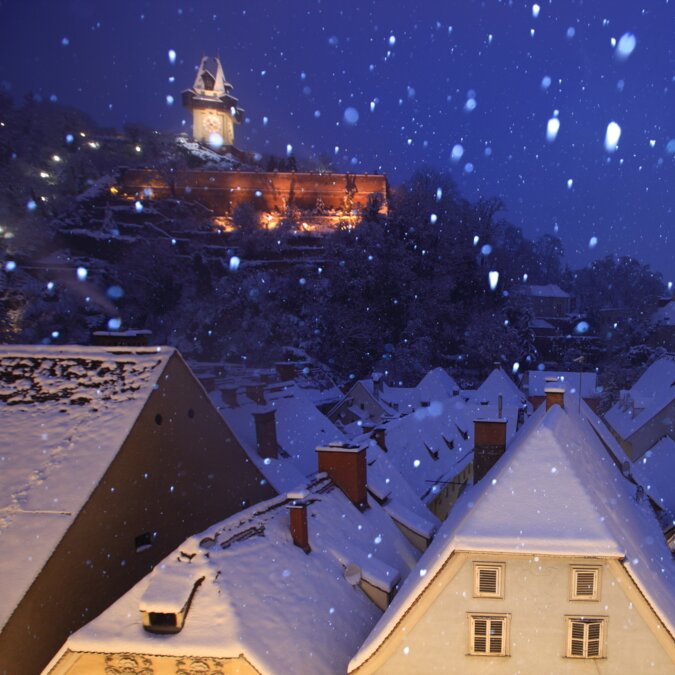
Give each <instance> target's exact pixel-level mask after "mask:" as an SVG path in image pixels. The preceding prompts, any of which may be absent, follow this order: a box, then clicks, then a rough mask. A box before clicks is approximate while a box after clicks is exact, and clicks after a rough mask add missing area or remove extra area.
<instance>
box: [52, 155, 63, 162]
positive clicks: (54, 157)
mask: <svg viewBox="0 0 675 675" xmlns="http://www.w3.org/2000/svg"><path fill="white" fill-rule="evenodd" d="M52 159H53V160H54V161H55V162H60V161H61V158H60V157H59V156H58V155H52Z"/></svg>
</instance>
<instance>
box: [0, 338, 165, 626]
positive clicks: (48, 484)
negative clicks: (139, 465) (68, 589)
mask: <svg viewBox="0 0 675 675" xmlns="http://www.w3.org/2000/svg"><path fill="white" fill-rule="evenodd" d="M174 353H175V350H174V349H172V348H167V347H147V348H146V347H133V348H124V347H110V348H103V347H81V346H68V347H55V346H0V467H1V468H0V542H1V543H2V550H3V552H4V554H3V555H2V556H0V578H1V579H2V587H3V592H2V594H0V628H1V627H2V626H4V625H5V623H6V622H7V620H8V619H9V616H10V615H11V613H12V612H13V610H14V609H15V607H16V606H17V604H18V603H19V601H20V600H21V598H22V597H23V596H24V594H25V593H26V592H27V590H28V588H29V587H30V585H31V584H32V582H33V581H34V579H35V578H36V576H37V575H38V574H39V572H40V570H41V569H42V567H43V566H44V564H45V563H46V562H47V559H48V558H49V556H50V555H51V553H52V552H53V550H54V548H55V547H56V545H57V544H58V542H59V541H60V539H61V538H62V536H63V535H64V533H65V532H66V530H67V529H68V528H69V527H70V525H71V524H72V523H73V521H74V520H75V518H76V516H77V515H78V512H79V511H80V509H81V508H82V506H83V505H84V503H85V502H86V500H87V499H88V497H89V495H90V494H91V492H92V491H93V489H94V488H95V487H96V485H97V484H98V483H99V481H100V479H101V478H102V476H103V474H104V473H105V471H106V469H107V468H108V466H109V464H110V462H111V461H112V460H113V458H114V457H115V455H116V454H117V451H118V450H119V449H120V447H121V445H122V443H123V442H124V439H125V438H126V436H127V434H128V433H129V431H130V430H131V428H132V426H133V424H134V422H135V420H136V418H137V417H138V415H139V413H140V411H141V409H142V407H143V405H144V403H145V401H146V399H147V398H148V396H149V395H150V394H151V392H152V391H153V387H154V385H155V384H156V383H157V381H158V378H159V376H160V374H161V372H162V371H163V369H164V367H165V366H166V364H167V362H168V360H169V358H170V357H171V356H172V355H173V354H174Z"/></svg>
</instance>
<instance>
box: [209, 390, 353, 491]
mask: <svg viewBox="0 0 675 675" xmlns="http://www.w3.org/2000/svg"><path fill="white" fill-rule="evenodd" d="M292 393H296V392H295V391H294V390H292ZM211 400H212V402H213V403H214V404H215V405H216V407H217V408H218V411H219V412H220V414H221V415H222V417H223V418H224V419H225V421H226V422H227V424H228V426H229V427H230V429H232V431H233V432H234V434H235V436H236V438H237V440H238V441H239V442H240V443H241V445H242V447H243V448H244V450H245V451H246V453H247V455H248V456H249V459H250V460H251V461H252V462H253V463H254V464H255V465H256V466H257V468H258V470H259V471H260V472H261V473H262V474H263V475H264V476H265V478H266V479H267V480H268V481H269V483H270V485H271V486H272V487H273V488H274V489H275V490H276V491H277V492H284V491H288V490H292V489H294V488H296V487H297V486H298V485H300V484H302V483H304V482H305V481H306V480H307V477H308V476H310V475H312V474H314V473H315V472H316V469H317V464H316V452H315V449H316V447H317V446H319V445H328V444H329V443H331V442H333V441H346V440H347V437H346V436H345V435H344V434H343V433H342V432H341V431H340V430H339V429H338V428H337V427H336V426H335V425H334V424H333V423H332V422H331V421H330V420H329V419H328V418H327V417H326V416H325V415H323V414H322V413H321V412H319V411H318V410H317V408H316V407H315V406H314V404H313V403H312V402H311V401H310V400H309V399H307V398H305V397H304V396H302V395H301V394H299V395H295V396H293V395H290V396H279V397H278V398H274V399H273V400H271V401H270V403H269V405H268V406H267V407H268V408H272V409H274V410H275V411H276V415H275V421H276V431H277V441H278V443H279V446H280V448H281V450H282V451H283V453H284V454H280V456H279V457H278V458H277V459H271V458H266V459H263V458H262V457H261V456H260V455H259V454H258V452H257V440H256V431H255V421H254V418H253V414H254V413H256V412H259V411H260V410H261V409H262V408H261V406H259V405H256V404H254V403H252V402H249V403H243V404H242V405H240V406H238V407H236V408H230V407H228V406H225V405H224V404H223V402H222V400H221V397H220V394H219V393H218V392H214V393H213V394H212V395H211Z"/></svg>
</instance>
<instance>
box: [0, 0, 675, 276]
mask: <svg viewBox="0 0 675 675" xmlns="http://www.w3.org/2000/svg"><path fill="white" fill-rule="evenodd" d="M539 5H540V8H539V12H537V5H534V4H533V3H531V2H527V3H526V2H498V1H497V0H485V1H483V2H473V1H471V0H461V1H460V0H447V1H444V2H441V1H440V0H439V1H437V2H421V3H411V2H409V1H406V2H402V1H400V0H382V1H377V2H367V1H365V0H361V1H355V2H351V1H349V0H345V1H343V2H337V1H332V2H328V1H327V0H307V1H305V2H299V1H296V0H292V1H287V2H279V1H272V0H267V1H265V2H263V1H255V0H254V1H253V2H223V1H222V0H221V1H219V2H215V1H209V0H199V1H198V2H197V1H194V2H177V1H176V0H161V1H160V0H156V1H152V2H148V1H146V2H142V1H127V0H125V1H118V2H94V1H93V0H89V1H85V0H44V1H36V0H32V1H28V0H26V1H25V2H19V0H6V1H4V2H1V1H0V85H1V86H3V87H4V88H6V89H8V90H9V91H11V92H12V93H13V95H14V96H15V97H16V98H17V100H20V99H21V97H23V95H24V94H25V93H26V92H28V91H32V92H34V93H35V94H39V95H41V96H43V97H44V98H49V97H50V96H55V97H58V100H59V101H60V102H61V103H64V104H69V105H74V106H76V107H79V108H81V109H83V110H85V111H86V112H88V113H89V114H90V115H91V116H92V117H93V118H94V119H95V120H96V121H97V122H98V123H99V124H101V125H106V126H115V127H121V125H122V124H123V123H124V122H140V123H143V124H145V125H148V126H151V127H154V128H158V129H164V130H175V131H180V130H182V129H185V130H187V129H188V128H189V126H186V127H184V126H183V125H184V124H185V121H186V120H187V116H186V114H185V111H183V110H182V108H181V106H180V91H181V90H182V89H185V88H187V87H189V86H191V85H192V81H193V79H194V72H195V68H196V66H197V64H198V62H199V59H200V57H201V56H202V54H219V55H220V57H221V59H222V61H223V66H224V68H225V73H226V76H227V78H228V79H229V81H230V82H231V83H232V84H233V85H234V92H233V93H234V95H235V96H238V97H239V100H240V104H241V106H242V107H243V108H244V109H245V111H246V117H247V120H246V123H245V124H244V125H243V126H240V127H238V128H237V130H236V133H237V137H236V144H237V145H238V146H239V147H241V148H242V149H245V150H250V151H260V152H273V153H275V154H279V155H283V154H285V153H286V151H287V146H288V145H290V146H292V148H293V151H294V152H295V153H296V154H297V155H298V156H300V157H312V156H318V155H319V154H322V153H324V154H326V155H330V156H331V157H332V158H333V161H334V163H335V166H336V168H337V169H339V170H344V171H348V170H350V171H363V172H366V171H381V172H384V173H386V174H387V175H388V176H389V179H390V181H391V183H392V184H394V185H396V184H399V183H401V182H402V181H404V180H406V179H407V178H409V177H410V176H411V174H412V173H413V171H414V170H415V169H417V168H419V167H422V166H425V165H427V166H432V167H435V168H438V169H441V170H451V171H452V173H453V175H454V177H455V179H456V180H457V182H458V184H459V186H460V188H461V190H462V191H463V193H464V194H465V195H466V196H467V197H469V198H472V199H473V198H475V197H477V196H479V195H482V196H486V197H490V196H499V197H501V198H502V199H503V200H504V202H505V204H506V208H507V210H506V213H505V214H504V215H505V217H506V218H507V219H508V220H510V221H511V222H513V223H514V224H516V225H520V226H522V227H523V229H524V231H525V233H526V235H528V236H530V237H536V236H539V235H541V234H544V233H557V234H558V235H559V236H560V237H561V238H562V240H563V243H564V245H565V249H566V253H567V258H568V261H569V262H570V263H571V264H572V265H573V266H578V265H582V264H586V263H587V262H589V261H590V260H592V259H593V258H596V257H602V256H605V255H607V254H608V253H617V254H622V255H623V254H627V255H633V256H636V257H638V258H639V259H640V260H642V261H643V262H647V263H649V264H651V265H652V266H653V267H654V268H656V269H657V270H659V271H661V272H663V273H664V275H665V279H666V280H675V264H673V260H674V258H675V256H674V254H673V248H674V247H673V243H674V240H675V234H674V233H675V213H674V207H675V204H674V201H675V200H674V199H673V193H674V190H673V188H674V187H675V47H674V44H675V2H673V1H672V0H671V1H670V2H669V0H644V1H642V2H640V1H638V0H623V1H620V0H602V1H601V0H592V1H591V0H588V1H587V2H583V1H581V0H576V1H573V0H555V1H551V0H540V2H539ZM537 13H538V15H537V16H535V15H536V14H537ZM532 31H533V33H532ZM622 36H624V37H623V40H622V39H621V38H622ZM613 39H614V40H615V41H616V43H615V44H616V46H613V45H612V40H613ZM633 46H634V49H633V50H632V51H631V47H633ZM169 50H175V52H176V54H177V58H176V60H175V63H173V64H172V63H171V61H170V59H169ZM171 78H175V79H173V80H172V79H171ZM547 85H548V86H547ZM167 97H173V99H175V102H174V103H173V104H171V103H169V101H170V100H171V99H170V98H167ZM467 102H468V104H467ZM556 111H558V112H557V113H556ZM556 116H557V118H558V120H559V124H560V126H559V131H558V133H557V137H556V138H555V139H554V140H553V141H552V142H550V141H548V140H547V125H548V124H549V120H550V119H551V118H553V117H556ZM356 117H358V120H357V121H356V123H354V120H355V119H356ZM610 122H616V123H617V124H618V125H619V126H620V128H621V136H620V139H619V144H618V147H617V148H616V150H615V151H614V152H608V151H607V149H606V148H605V133H606V129H607V126H608V124H609V123H610ZM556 124H557V123H556V122H554V123H552V124H551V125H550V130H551V131H554V130H555V125H556ZM569 181H572V182H571V183H570V182H569ZM592 238H597V244H596V245H595V246H592V245H589V242H591V241H592V240H593V241H594V239H592Z"/></svg>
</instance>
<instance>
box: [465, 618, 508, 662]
mask: <svg viewBox="0 0 675 675" xmlns="http://www.w3.org/2000/svg"><path fill="white" fill-rule="evenodd" d="M509 619H510V617H509V615H508V614H496V615H495V614H491V615H484V614H470V615H469V653H470V654H471V655H473V656H507V654H508V649H507V645H508V639H509V635H508V632H509V631H508V629H509Z"/></svg>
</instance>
